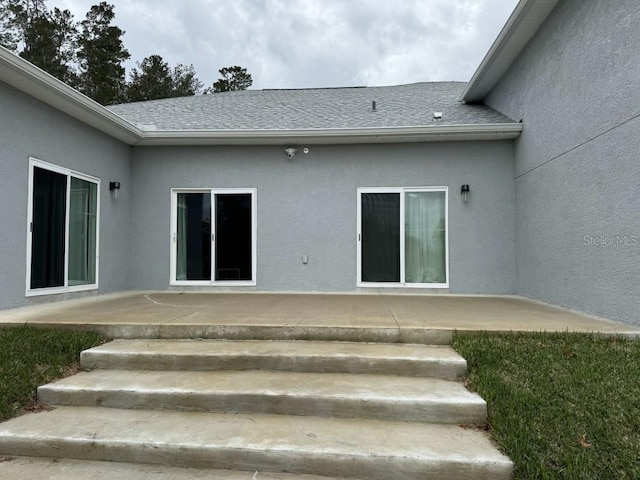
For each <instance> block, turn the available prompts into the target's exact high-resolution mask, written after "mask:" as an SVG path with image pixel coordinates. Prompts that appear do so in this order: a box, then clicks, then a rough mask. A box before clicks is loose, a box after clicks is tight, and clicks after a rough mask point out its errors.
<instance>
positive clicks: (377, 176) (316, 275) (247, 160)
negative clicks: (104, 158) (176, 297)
mask: <svg viewBox="0 0 640 480" xmlns="http://www.w3.org/2000/svg"><path fill="white" fill-rule="evenodd" d="M309 147H310V153H308V154H303V153H302V152H301V149H299V153H298V154H297V155H296V156H295V158H294V159H293V160H289V159H287V157H286V155H285V153H284V148H285V146H284V145H283V146H282V147H155V148H149V147H142V148H134V154H133V163H132V182H133V184H134V185H135V189H134V191H133V192H132V196H133V197H132V200H133V202H132V206H133V222H132V237H131V238H132V287H133V288H134V289H160V290H162V289H167V288H168V287H169V261H170V260H169V251H170V238H169V232H170V208H171V207H170V201H171V188H185V187H202V188H205V187H206V188H210V187H212V188H230V187H236V188H239V187H252V188H256V189H257V202H258V207H257V212H258V217H257V218H258V241H257V287H256V289H257V290H280V291H296V290H299V291H355V290H356V210H357V204H356V200H357V197H356V188H357V187H375V186H384V187H397V186H448V187H449V245H450V291H451V292H454V293H477V294H482V293H495V294H508V293H514V278H515V277H514V275H515V274H514V258H513V255H514V208H513V197H514V193H513V175H514V171H513V144H512V142H507V141H505V142H462V143H458V144H451V143H430V144H408V145H345V146H313V145H310V146H309ZM465 183H468V184H470V186H471V196H470V199H469V202H468V203H466V204H464V203H463V202H462V200H461V196H460V185H461V184H465ZM303 254H304V255H309V263H308V264H307V265H303V264H302V261H301V255H303Z"/></svg>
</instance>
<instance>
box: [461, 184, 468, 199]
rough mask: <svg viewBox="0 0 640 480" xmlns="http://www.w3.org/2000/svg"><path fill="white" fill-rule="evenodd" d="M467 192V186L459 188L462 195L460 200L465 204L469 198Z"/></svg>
mask: <svg viewBox="0 0 640 480" xmlns="http://www.w3.org/2000/svg"><path fill="white" fill-rule="evenodd" d="M469 191H470V190H469V185H462V186H461V187H460V194H461V195H462V200H464V201H465V202H466V201H467V199H468V198H469Z"/></svg>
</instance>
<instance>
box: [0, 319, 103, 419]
mask: <svg viewBox="0 0 640 480" xmlns="http://www.w3.org/2000/svg"><path fill="white" fill-rule="evenodd" d="M105 340H106V339H105V338H104V337H102V336H101V335H99V334H97V333H93V332H74V331H69V330H43V329H35V328H30V327H25V326H20V327H10V328H0V421H3V420H6V419H8V418H11V417H14V416H16V415H19V414H21V413H24V412H25V410H28V409H33V408H37V405H36V388H37V387H38V386H40V385H43V384H45V383H48V382H51V381H52V380H54V379H56V378H60V377H64V376H67V375H70V374H72V373H75V372H76V371H77V370H78V368H79V356H80V352H81V351H82V350H85V349H87V348H91V347H93V346H95V345H99V344H101V343H104V341H105Z"/></svg>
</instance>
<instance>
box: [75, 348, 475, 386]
mask: <svg viewBox="0 0 640 480" xmlns="http://www.w3.org/2000/svg"><path fill="white" fill-rule="evenodd" d="M81 361H82V366H83V367H84V368H113V369H133V370H145V369H149V370H288V371H297V372H327V373H329V372H331V373H340V372H342V373H375V374H386V375H409V376H424V377H438V378H455V377H457V376H461V375H464V373H465V371H466V368H467V362H466V361H465V359H464V358H462V357H461V356H460V355H458V354H457V353H456V352H455V351H454V350H453V349H452V348H451V347H448V346H426V345H412V344H381V343H347V342H312V341H216V340H200V341H193V340H115V341H113V342H109V343H107V344H105V345H102V346H100V347H96V348H92V349H90V350H87V351H85V352H82V356H81Z"/></svg>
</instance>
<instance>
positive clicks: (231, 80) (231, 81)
mask: <svg viewBox="0 0 640 480" xmlns="http://www.w3.org/2000/svg"><path fill="white" fill-rule="evenodd" d="M218 71H219V72H220V75H221V76H222V78H219V79H218V81H216V82H214V84H213V87H212V88H209V89H207V91H206V92H205V93H218V92H235V91H238V90H246V89H247V88H249V87H250V86H251V85H252V84H253V80H252V79H251V74H250V73H247V69H246V68H242V67H239V66H238V65H234V66H232V67H224V68H221V69H220V70H218Z"/></svg>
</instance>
